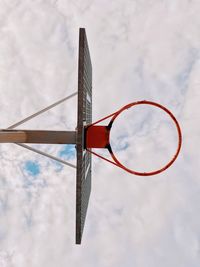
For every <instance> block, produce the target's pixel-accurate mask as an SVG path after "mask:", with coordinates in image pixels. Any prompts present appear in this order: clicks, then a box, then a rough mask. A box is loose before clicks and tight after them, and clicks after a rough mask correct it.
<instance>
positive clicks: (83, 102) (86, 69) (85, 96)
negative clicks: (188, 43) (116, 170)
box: [76, 28, 92, 244]
mask: <svg viewBox="0 0 200 267" xmlns="http://www.w3.org/2000/svg"><path fill="white" fill-rule="evenodd" d="M90 123H92V64H91V59H90V53H89V48H88V43H87V37H86V33H85V29H84V28H80V30H79V59H78V122H77V177H76V244H80V243H81V239H82V234H83V229H84V224H85V218H86V214H87V207H88V201H89V197H90V192H91V154H90V153H88V152H87V151H86V150H85V148H84V138H85V137H84V127H85V126H86V125H88V124H90Z"/></svg>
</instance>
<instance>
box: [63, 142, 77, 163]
mask: <svg viewBox="0 0 200 267" xmlns="http://www.w3.org/2000/svg"><path fill="white" fill-rule="evenodd" d="M59 157H61V158H64V159H67V160H69V159H73V158H74V157H75V145H64V146H63V148H62V149H61V150H60V152H59Z"/></svg>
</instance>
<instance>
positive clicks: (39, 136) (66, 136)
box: [0, 129, 76, 144]
mask: <svg viewBox="0 0 200 267" xmlns="http://www.w3.org/2000/svg"><path fill="white" fill-rule="evenodd" d="M0 143H32V144H34V143H38V144H76V131H46V130H7V129H6V130H0Z"/></svg>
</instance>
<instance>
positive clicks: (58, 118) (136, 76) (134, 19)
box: [0, 0, 200, 267]
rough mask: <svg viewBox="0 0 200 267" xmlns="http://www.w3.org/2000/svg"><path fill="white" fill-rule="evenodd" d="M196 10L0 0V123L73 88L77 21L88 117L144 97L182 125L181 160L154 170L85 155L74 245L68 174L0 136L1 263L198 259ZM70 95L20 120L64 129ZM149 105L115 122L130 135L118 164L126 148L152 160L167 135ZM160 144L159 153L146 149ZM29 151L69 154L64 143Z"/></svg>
mask: <svg viewBox="0 0 200 267" xmlns="http://www.w3.org/2000/svg"><path fill="white" fill-rule="evenodd" d="M199 11H200V3H199V1H187V0H177V1H173V2H169V1H168V2H166V1H165V2H163V1H160V0H153V1H148V3H147V1H143V0H142V1H128V0H126V1H121V0H118V1H115V2H113V1H110V2H108V1H76V2H73V1H64V0H58V1H50V0H40V1H31V0H29V1H26V2H24V1H20V0H18V1H17V0H16V1H6V2H5V3H4V2H1V3H0V36H1V38H0V50H1V51H2V53H0V73H1V75H0V77H1V78H0V99H1V106H0V110H1V126H0V127H1V128H6V127H8V126H9V125H11V124H13V123H15V122H17V121H19V120H21V119H23V118H24V117H26V116H28V115H30V114H32V113H34V112H36V111H38V110H40V109H42V108H44V107H45V106H48V105H50V104H52V103H54V102H55V101H57V100H59V99H61V98H62V97H65V96H66V95H69V94H70V93H72V92H74V91H76V90H77V55H78V51H77V48H78V28H79V27H86V30H87V36H88V41H89V46H90V52H91V58H92V64H93V120H94V121H95V120H96V119H98V118H101V117H103V116H104V115H107V114H110V113H112V112H113V111H115V110H117V109H118V108H120V107H121V106H123V105H125V104H127V103H130V102H133V101H136V100H142V99H147V100H152V101H157V102H160V103H161V104H163V105H165V106H167V107H168V108H169V109H170V110H171V111H172V112H173V113H174V114H175V116H176V117H177V119H178V120H179V121H180V124H181V127H182V131H183V147H182V150H181V154H180V157H179V158H178V159H177V161H176V162H175V164H174V165H173V166H172V167H171V168H170V169H168V170H167V171H166V172H165V173H163V174H160V175H158V176H155V177H148V178H142V177H136V176H133V175H131V174H128V173H125V172H124V171H123V170H121V169H120V168H114V167H113V166H112V165H110V164H108V163H106V162H104V161H101V160H100V159H98V158H95V157H93V170H92V171H93V179H92V193H91V199H90V203H89V209H88V215H87V220H86V224H85V231H84V235H83V243H82V245H81V246H76V245H75V244H74V240H75V238H74V236H75V182H76V181H75V180H76V178H75V177H76V173H75V171H74V170H72V169H70V168H68V167H66V166H64V167H61V165H60V164H58V163H55V162H54V161H52V160H49V159H46V158H44V157H42V156H41V155H37V154H34V153H32V152H30V151H27V150H24V149H22V148H21V147H18V146H15V145H12V144H2V145H1V146H0V156H1V161H0V164H1V167H0V265H2V266H6V267H7V266H15V267H18V266H20V267H23V266H27V265H28V266H30V267H31V266H34V267H37V266H38V267H39V266H50V267H51V266H52V267H53V266H61V267H62V266H63V267H64V266H66V265H69V266H77V265H80V264H81V265H82V266H94V265H95V266H105V267H110V266H116V267H117V266H122V265H123V266H140V267H146V266H148V267H151V266H152V267H155V266H166V267H167V266H176V267H177V266H181V267H182V266H199V263H200V258H199V255H200V254H199V247H200V242H199V234H200V233H199V219H200V217H199V215H198V214H199V212H198V208H199V207H198V203H199V196H200V194H199V188H200V183H199V176H198V166H199V159H200V157H199V152H198V145H199V131H200V127H199V124H198V118H199V111H198V110H199V99H200V98H199V83H200V82H199V70H200V68H199V66H200V65H199V44H200V38H199V24H200V19H199ZM76 101H77V99H76V98H74V99H70V100H69V102H67V103H66V104H62V105H60V106H59V107H56V108H55V109H54V110H51V111H49V112H47V113H46V114H43V115H41V116H40V117H38V118H35V119H34V120H32V121H30V122H28V123H26V124H24V125H23V127H24V128H30V129H52V130H64V129H65V130H66V129H67V130H74V129H75V127H76V116H77V114H76V113H77V111H76V108H75V107H76V104H77V103H76ZM138 113H139V115H138ZM140 113H141V116H140ZM150 113H151V112H150V110H146V111H145V110H143V112H141V110H140V112H136V109H135V113H134V116H133V115H130V117H129V118H128V120H127V121H125V122H126V123H125V122H123V121H121V122H120V121H119V124H118V127H117V121H116V127H117V128H116V130H117V131H116V133H114V128H113V138H119V142H121V139H120V138H125V137H127V138H129V139H130V140H129V141H131V142H132V144H134V147H131V146H125V147H126V148H127V149H128V148H129V149H130V148H131V150H130V153H132V156H129V157H127V153H125V152H124V150H120V151H118V152H120V153H121V155H122V159H125V160H126V161H127V163H128V164H130V163H132V162H130V159H132V158H133V153H135V152H137V153H138V154H135V158H134V163H136V162H137V166H139V164H142V163H145V158H146V160H149V161H148V162H150V166H151V164H152V163H156V162H157V161H159V159H160V158H161V155H164V156H166V155H168V154H167V153H169V154H170V153H171V152H170V151H171V150H170V149H168V145H170V144H175V141H176V140H175V138H174V135H173V134H172V136H170V135H169V134H170V133H171V128H170V127H168V126H169V124H168V123H165V122H163V120H162V119H161V118H160V117H159V116H154V115H153V114H155V113H154V112H153V111H152V115H150ZM119 119H120V118H119ZM127 122H129V123H127ZM150 122H151V123H150ZM122 124H123V126H122ZM169 136H170V137H169ZM131 137H132V139H131ZM133 137H134V138H133ZM145 138H146V139H145ZM144 144H145V149H146V150H145V151H146V152H145V155H144V153H143V151H144V146H143V145H144ZM150 144H151V145H150ZM161 144H162V146H161V150H160V152H162V153H161V154H156V155H155V154H154V156H152V153H150V152H152V150H153V148H154V147H157V146H159V145H161ZM120 145H121V143H120ZM136 146H138V147H137V149H135V148H136ZM37 147H38V146H37ZM122 147H124V146H122ZM170 147H171V146H170ZM39 148H40V149H41V150H44V151H45V152H47V153H51V154H53V155H60V156H61V157H62V156H63V157H65V158H70V160H75V157H74V156H75V155H74V152H72V149H71V148H72V147H70V148H69V147H66V146H59V145H55V146H54V145H50V146H49V145H39ZM172 148H173V146H172ZM134 149H135V150H134ZM138 151H139V152H138ZM140 151H141V152H140ZM102 153H103V152H102ZM137 155H140V156H141V157H142V159H143V162H141V161H140V160H138V157H137ZM159 155H160V156H159ZM71 157H72V159H71ZM27 162H28V167H27V165H26V164H27ZM29 163H30V164H31V165H29ZM32 164H33V166H34V167H33V169H32ZM35 164H36V165H35ZM37 164H39V167H38V165H37ZM24 167H27V168H28V169H27V171H25V169H24ZM141 167H142V166H141ZM35 168H36V169H35ZM37 168H39V171H38V169H37ZM31 169H32V170H33V172H32V171H30V170H31ZM35 170H37V171H36V172H37V175H35V176H34V172H35ZM27 184H28V186H25V185H27Z"/></svg>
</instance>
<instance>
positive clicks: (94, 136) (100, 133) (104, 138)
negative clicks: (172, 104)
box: [85, 100, 182, 176]
mask: <svg viewBox="0 0 200 267" xmlns="http://www.w3.org/2000/svg"><path fill="white" fill-rule="evenodd" d="M137 105H151V106H155V107H157V108H159V109H161V110H163V111H165V113H167V114H168V115H169V116H170V118H171V119H172V121H173V122H174V124H175V126H176V130H177V133H178V145H177V149H176V152H175V154H174V156H173V158H172V159H171V160H170V161H169V162H168V163H167V164H165V165H164V166H163V167H161V168H160V169H157V170H154V171H150V172H138V171H135V170H132V169H130V168H127V167H126V166H124V165H123V164H122V163H121V162H120V161H119V160H118V158H117V157H116V155H115V154H114V153H113V150H112V147H111V145H110V130H111V128H112V125H113V123H114V121H115V120H116V118H117V117H118V116H119V115H120V114H121V113H122V112H123V111H125V110H126V109H129V108H131V107H133V106H137ZM108 118H111V120H110V122H109V124H108V125H107V126H102V125H97V124H98V123H100V122H102V121H104V120H106V119H108ZM181 144H182V134H181V128H180V126H179V123H178V121H177V119H176V118H175V116H174V115H173V114H172V112H171V111H169V110H168V109H167V108H166V107H164V106H162V105H161V104H158V103H155V102H152V101H147V100H142V101H137V102H133V103H130V104H128V105H126V106H124V107H122V108H121V109H119V110H118V111H116V112H115V113H112V114H110V115H108V116H106V117H104V118H102V119H100V120H98V121H96V122H94V123H92V124H91V125H89V126H86V128H85V148H86V149H87V151H89V152H90V153H92V154H94V155H95V156H98V157H99V158H101V159H103V160H106V161H108V162H110V163H112V164H114V165H116V166H118V167H120V168H122V169H123V170H125V171H127V172H129V173H131V174H135V175H139V176H151V175H156V174H159V173H161V172H163V171H165V170H166V169H167V168H169V167H170V166H171V165H172V164H173V163H174V161H175V160H176V158H177V157H178V154H179V152H180V149H181ZM92 148H106V149H108V151H109V153H110V155H111V157H112V159H113V161H112V160H110V159H108V158H105V157H103V156H102V155H99V154H97V153H96V152H94V151H92Z"/></svg>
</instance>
